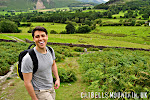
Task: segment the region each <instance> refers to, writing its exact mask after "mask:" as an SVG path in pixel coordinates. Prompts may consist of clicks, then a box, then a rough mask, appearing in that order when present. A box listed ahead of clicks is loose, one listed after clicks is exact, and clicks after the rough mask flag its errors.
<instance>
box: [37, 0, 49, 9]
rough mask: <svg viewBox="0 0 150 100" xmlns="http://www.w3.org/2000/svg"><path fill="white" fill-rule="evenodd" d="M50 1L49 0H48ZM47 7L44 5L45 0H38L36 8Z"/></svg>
mask: <svg viewBox="0 0 150 100" xmlns="http://www.w3.org/2000/svg"><path fill="white" fill-rule="evenodd" d="M47 1H49V0H47ZM45 8H46V7H45V6H44V4H43V2H42V1H41V0H38V1H37V4H36V9H45Z"/></svg>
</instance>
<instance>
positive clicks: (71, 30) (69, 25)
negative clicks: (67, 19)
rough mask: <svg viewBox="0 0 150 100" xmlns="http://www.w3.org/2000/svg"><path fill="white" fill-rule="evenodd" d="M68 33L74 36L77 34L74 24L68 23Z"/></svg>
mask: <svg viewBox="0 0 150 100" xmlns="http://www.w3.org/2000/svg"><path fill="white" fill-rule="evenodd" d="M66 33H67V34H73V33H75V26H74V25H73V24H72V23H68V24H67V26H66Z"/></svg>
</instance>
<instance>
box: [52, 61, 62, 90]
mask: <svg viewBox="0 0 150 100" xmlns="http://www.w3.org/2000/svg"><path fill="white" fill-rule="evenodd" d="M52 72H53V74H54V76H55V77H56V81H55V86H54V89H58V88H59V86H60V79H59V75H58V70H57V65H56V62H55V60H53V65H52Z"/></svg>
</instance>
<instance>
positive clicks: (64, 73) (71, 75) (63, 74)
mask: <svg viewBox="0 0 150 100" xmlns="http://www.w3.org/2000/svg"><path fill="white" fill-rule="evenodd" d="M58 74H59V78H60V82H74V81H76V80H77V78H76V76H75V72H74V71H73V70H71V69H69V68H68V69H64V68H61V67H60V68H59V67H58ZM54 80H56V78H55V77H54Z"/></svg>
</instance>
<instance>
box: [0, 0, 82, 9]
mask: <svg viewBox="0 0 150 100" xmlns="http://www.w3.org/2000/svg"><path fill="white" fill-rule="evenodd" d="M81 3H82V2H80V1H77V0H0V10H28V9H44V8H46V9H49V8H60V7H67V6H69V5H71V4H74V5H78V4H81Z"/></svg>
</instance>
